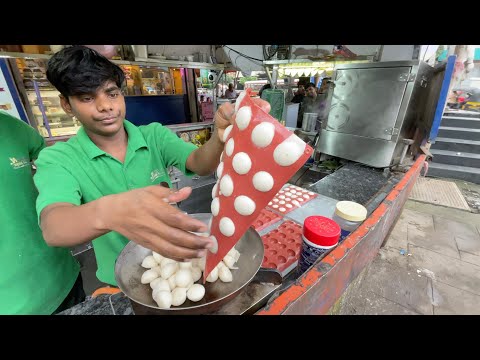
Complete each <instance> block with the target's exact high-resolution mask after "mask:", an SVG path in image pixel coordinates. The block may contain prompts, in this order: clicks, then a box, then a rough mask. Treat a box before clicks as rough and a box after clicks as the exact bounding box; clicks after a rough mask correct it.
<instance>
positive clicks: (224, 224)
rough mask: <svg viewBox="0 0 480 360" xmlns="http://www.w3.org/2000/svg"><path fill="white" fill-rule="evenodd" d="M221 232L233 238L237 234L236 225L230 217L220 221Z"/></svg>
mask: <svg viewBox="0 0 480 360" xmlns="http://www.w3.org/2000/svg"><path fill="white" fill-rule="evenodd" d="M219 228H220V232H221V233H222V234H223V235H225V236H228V237H230V236H232V235H233V234H234V233H235V224H234V223H233V221H232V220H231V219H230V218H228V217H223V218H221V219H220V223H219Z"/></svg>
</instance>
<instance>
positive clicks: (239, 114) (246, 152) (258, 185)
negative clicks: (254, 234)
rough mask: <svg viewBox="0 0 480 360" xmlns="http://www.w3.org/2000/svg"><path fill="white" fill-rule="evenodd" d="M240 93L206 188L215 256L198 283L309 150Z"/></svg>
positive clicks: (211, 254)
mask: <svg viewBox="0 0 480 360" xmlns="http://www.w3.org/2000/svg"><path fill="white" fill-rule="evenodd" d="M250 92H251V90H250V89H247V90H246V91H243V92H242V93H241V94H240V96H239V97H238V98H237V101H236V103H235V115H234V116H233V118H234V123H233V124H232V125H230V126H229V127H228V128H227V129H225V133H224V140H225V149H224V151H223V153H222V156H221V158H220V160H221V161H220V164H219V165H218V168H217V176H218V179H219V181H217V184H216V185H215V186H214V188H213V190H212V197H213V200H212V205H211V210H212V215H213V218H212V222H211V224H210V235H211V236H213V237H214V238H215V240H216V241H217V244H218V250H217V252H216V253H215V254H214V253H211V252H208V254H207V261H206V266H205V271H204V273H203V280H204V281H205V279H206V278H207V276H208V275H209V273H210V272H211V271H212V270H213V269H214V268H215V266H217V264H218V263H219V262H220V261H221V260H222V259H223V258H224V256H225V255H226V254H227V253H228V251H229V250H230V249H231V248H232V247H233V246H235V244H236V243H237V242H238V240H240V238H241V237H242V236H243V234H244V233H245V231H247V229H248V228H249V227H250V225H252V223H253V222H254V221H255V219H256V218H257V217H258V216H259V214H260V212H261V211H262V209H264V208H265V207H266V206H267V204H268V203H269V202H270V201H271V200H272V198H273V197H274V196H275V194H276V193H277V192H278V191H279V190H280V189H281V188H282V186H283V185H284V184H285V183H286V182H287V181H288V180H289V179H290V178H291V177H292V176H293V174H295V172H296V171H297V170H298V169H300V168H301V167H302V165H303V164H305V162H306V161H307V160H308V158H309V157H310V156H311V154H312V152H313V149H312V147H311V146H309V145H308V144H306V143H305V142H304V141H303V140H301V139H300V138H299V137H298V136H297V135H295V134H294V133H292V132H291V131H289V130H288V129H287V128H286V127H284V126H283V125H282V124H280V123H279V122H278V120H276V119H275V118H273V117H272V116H270V115H269V114H268V113H266V112H265V111H264V110H263V109H261V108H260V107H259V106H258V105H256V103H255V102H254V101H253V100H252V99H251V98H250Z"/></svg>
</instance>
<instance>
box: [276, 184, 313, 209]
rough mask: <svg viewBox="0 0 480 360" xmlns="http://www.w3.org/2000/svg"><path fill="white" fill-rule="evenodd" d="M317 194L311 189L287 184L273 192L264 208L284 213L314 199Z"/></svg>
mask: <svg viewBox="0 0 480 360" xmlns="http://www.w3.org/2000/svg"><path fill="white" fill-rule="evenodd" d="M317 196H318V194H315V193H314V192H312V191H309V190H306V189H303V188H301V187H298V186H295V185H288V186H285V187H284V188H283V189H282V190H280V191H279V192H278V193H277V194H275V196H274V197H273V199H272V200H271V201H270V202H269V203H268V205H267V207H266V208H267V209H268V210H271V211H273V212H275V213H277V214H281V215H284V214H288V213H289V212H291V211H293V210H295V209H298V208H299V207H301V206H303V205H304V204H306V203H307V202H309V201H310V200H313V199H315V198H316V197H317Z"/></svg>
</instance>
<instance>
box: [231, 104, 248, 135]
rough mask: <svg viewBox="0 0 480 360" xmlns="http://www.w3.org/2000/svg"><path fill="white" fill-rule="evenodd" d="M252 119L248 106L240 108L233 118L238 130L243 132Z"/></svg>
mask: <svg viewBox="0 0 480 360" xmlns="http://www.w3.org/2000/svg"><path fill="white" fill-rule="evenodd" d="M251 119H252V108H251V107H250V106H242V107H241V108H240V109H239V110H238V112H237V116H236V117H235V122H236V123H237V126H238V128H239V129H240V130H242V131H243V130H245V129H246V128H247V127H248V125H249V124H250V120H251Z"/></svg>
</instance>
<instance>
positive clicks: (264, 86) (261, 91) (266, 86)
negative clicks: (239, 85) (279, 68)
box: [258, 83, 272, 97]
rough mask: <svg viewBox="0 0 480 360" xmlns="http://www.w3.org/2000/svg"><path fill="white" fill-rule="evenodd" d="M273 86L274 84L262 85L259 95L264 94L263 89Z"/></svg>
mask: <svg viewBox="0 0 480 360" xmlns="http://www.w3.org/2000/svg"><path fill="white" fill-rule="evenodd" d="M271 88H272V85H270V84H268V83H267V84H265V85H263V86H262V87H261V89H260V90H259V91H258V96H260V97H261V96H262V93H263V90H266V89H271Z"/></svg>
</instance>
